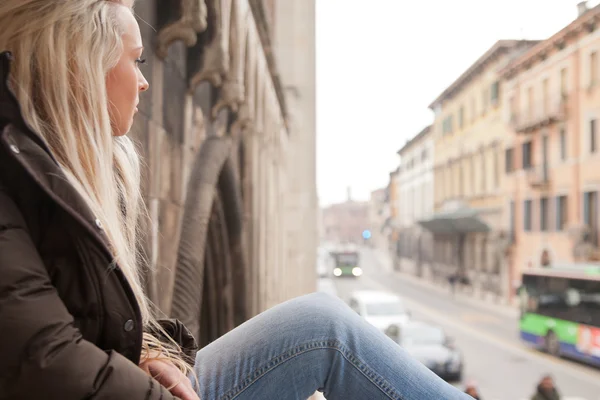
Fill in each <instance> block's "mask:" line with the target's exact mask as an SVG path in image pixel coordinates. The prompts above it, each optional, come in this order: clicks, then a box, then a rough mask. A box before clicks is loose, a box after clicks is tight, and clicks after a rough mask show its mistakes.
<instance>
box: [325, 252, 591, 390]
mask: <svg viewBox="0 0 600 400" xmlns="http://www.w3.org/2000/svg"><path fill="white" fill-rule="evenodd" d="M360 264H361V267H362V268H363V270H364V275H363V276H361V277H360V278H357V279H353V278H343V279H340V278H335V279H328V278H325V279H321V280H320V282H319V290H321V291H325V292H330V293H335V294H337V295H338V296H339V297H340V298H342V299H343V300H344V301H347V300H348V297H349V295H350V293H351V292H352V291H354V290H362V289H369V290H382V291H389V292H393V293H396V294H398V295H400V296H402V297H403V298H404V300H405V302H406V305H407V307H408V308H409V309H410V311H411V313H412V315H413V317H414V318H415V319H419V320H425V321H428V322H433V323H435V324H438V325H440V326H441V327H442V328H444V329H445V331H446V333H447V334H449V335H450V336H451V337H453V338H454V339H455V342H456V345H457V347H458V348H459V349H460V350H461V351H462V352H463V355H464V359H465V371H464V372H465V373H464V378H465V380H474V381H475V382H476V384H477V386H478V387H479V390H480V394H481V396H482V397H483V398H484V399H486V400H521V399H529V398H530V397H531V395H532V394H533V393H534V390H535V386H536V385H537V382H539V380H540V378H541V377H542V376H543V375H545V374H551V375H552V376H553V377H554V379H555V382H556V384H557V387H558V389H559V391H560V393H561V394H562V396H563V400H600V370H598V369H595V368H593V367H588V366H585V365H582V364H579V363H576V362H572V361H567V360H562V359H557V358H554V357H550V356H548V355H546V354H544V353H541V352H539V351H536V350H533V349H529V348H527V347H526V346H525V345H524V344H523V343H521V341H520V340H519V337H518V334H519V329H518V316H517V311H516V310H512V309H508V308H502V307H499V306H493V305H487V304H481V303H477V302H476V301H472V300H466V299H463V298H456V299H454V298H452V296H451V295H450V294H449V293H447V292H446V291H445V290H442V289H439V288H433V287H431V286H430V285H428V284H423V283H421V282H418V281H417V280H416V279H415V278H412V277H405V276H403V275H402V274H399V273H397V272H394V271H392V270H391V266H390V264H389V263H387V262H385V257H384V256H382V254H381V253H377V252H376V251H375V250H371V249H364V250H362V251H361V262H360ZM456 385H457V386H458V387H460V388H462V387H463V384H462V383H456Z"/></svg>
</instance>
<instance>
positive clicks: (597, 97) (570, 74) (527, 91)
mask: <svg viewBox="0 0 600 400" xmlns="http://www.w3.org/2000/svg"><path fill="white" fill-rule="evenodd" d="M578 8H579V17H578V18H577V19H576V20H574V21H573V22H572V23H571V24H569V25H568V26H566V27H565V28H563V29H561V30H560V31H559V32H557V33H556V34H554V35H553V36H551V37H550V38H548V39H547V40H545V41H543V42H541V43H539V44H538V45H536V46H535V47H533V48H532V49H530V50H529V51H528V52H527V53H525V54H523V55H522V56H521V57H519V58H517V59H516V60H514V61H513V62H511V63H510V64H509V65H508V66H506V68H504V69H503V71H501V72H502V73H503V76H504V79H505V81H506V84H505V87H506V96H505V98H504V103H505V113H504V118H503V119H504V120H505V122H506V125H507V127H508V128H507V131H508V132H507V135H505V137H504V140H503V147H504V151H505V159H506V168H505V173H506V178H505V179H504V187H503V189H504V191H505V193H506V195H507V201H506V202H505V204H504V206H505V207H504V209H505V211H504V225H505V226H506V228H507V229H508V230H509V231H510V232H512V237H513V239H514V240H513V245H512V247H511V252H510V258H509V261H510V275H511V279H512V280H513V281H514V282H515V284H517V283H518V282H519V280H520V276H521V272H522V271H523V270H525V269H528V268H532V267H540V266H546V267H550V266H552V265H560V264H568V263H573V262H577V261H589V260H596V261H598V255H599V253H598V244H599V243H598V231H599V227H600V215H599V213H598V207H599V204H598V192H599V190H600V151H599V150H600V145H599V142H598V140H600V136H599V133H598V130H599V129H600V128H599V123H600V64H599V57H600V30H598V29H597V26H598V24H599V23H600V6H597V7H594V8H593V9H590V10H588V9H587V7H586V4H585V2H583V3H580V5H579V6H578Z"/></svg>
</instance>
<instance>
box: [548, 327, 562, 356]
mask: <svg viewBox="0 0 600 400" xmlns="http://www.w3.org/2000/svg"><path fill="white" fill-rule="evenodd" d="M546 352H547V353H548V354H551V355H553V356H555V357H560V342H559V341H558V338H557V337H556V334H555V333H554V332H552V331H550V332H548V334H547V335H546Z"/></svg>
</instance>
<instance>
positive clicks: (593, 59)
mask: <svg viewBox="0 0 600 400" xmlns="http://www.w3.org/2000/svg"><path fill="white" fill-rule="evenodd" d="M596 83H598V54H596V52H595V51H593V52H592V53H590V87H592V86H594V85H595V84H596Z"/></svg>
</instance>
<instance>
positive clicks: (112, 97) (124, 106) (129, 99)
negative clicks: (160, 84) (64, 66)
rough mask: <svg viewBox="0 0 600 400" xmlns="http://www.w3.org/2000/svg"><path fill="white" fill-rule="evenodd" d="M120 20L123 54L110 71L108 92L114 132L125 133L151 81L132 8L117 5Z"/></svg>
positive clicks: (107, 81)
mask: <svg viewBox="0 0 600 400" xmlns="http://www.w3.org/2000/svg"><path fill="white" fill-rule="evenodd" d="M115 11H116V14H117V19H118V21H119V23H120V24H122V27H123V28H124V30H125V33H124V34H123V36H122V40H123V54H121V58H120V59H119V62H118V63H117V65H116V66H115V67H114V68H113V69H112V70H111V71H110V72H109V73H108V76H107V78H106V91H107V95H108V102H109V114H110V122H111V126H112V129H113V135H115V136H122V135H125V134H127V133H128V132H129V130H130V129H131V126H132V125H133V117H134V115H135V113H137V111H138V109H137V105H138V103H139V99H140V98H139V94H140V92H143V91H145V90H147V89H148V86H149V85H148V81H146V78H144V75H143V74H142V72H141V71H140V64H142V63H144V60H142V59H141V57H142V51H143V50H144V48H143V46H142V35H141V34H140V27H139V26H138V23H137V21H136V20H135V17H134V16H133V13H132V12H131V10H130V9H128V8H127V7H123V6H117V7H116V10H115Z"/></svg>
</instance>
